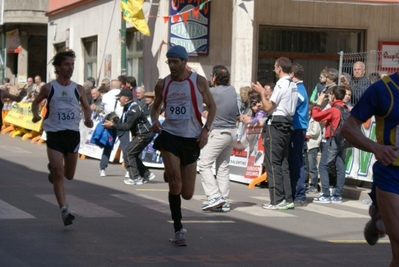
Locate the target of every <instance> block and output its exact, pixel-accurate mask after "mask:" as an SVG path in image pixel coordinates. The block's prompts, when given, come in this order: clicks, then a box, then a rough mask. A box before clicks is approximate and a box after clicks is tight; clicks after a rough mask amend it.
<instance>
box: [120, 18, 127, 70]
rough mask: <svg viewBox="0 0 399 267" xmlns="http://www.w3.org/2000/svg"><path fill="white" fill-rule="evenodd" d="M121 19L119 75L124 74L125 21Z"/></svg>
mask: <svg viewBox="0 0 399 267" xmlns="http://www.w3.org/2000/svg"><path fill="white" fill-rule="evenodd" d="M121 18H122V21H121V75H126V21H125V19H124V18H123V13H122V17H121Z"/></svg>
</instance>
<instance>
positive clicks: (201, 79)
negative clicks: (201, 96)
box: [197, 74, 209, 93]
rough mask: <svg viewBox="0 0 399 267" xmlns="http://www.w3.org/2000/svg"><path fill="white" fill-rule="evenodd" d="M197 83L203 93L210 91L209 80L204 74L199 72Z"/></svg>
mask: <svg viewBox="0 0 399 267" xmlns="http://www.w3.org/2000/svg"><path fill="white" fill-rule="evenodd" d="M197 85H198V89H199V90H200V92H201V93H205V92H207V91H209V86H208V80H207V79H206V78H205V77H204V76H201V75H199V74H197Z"/></svg>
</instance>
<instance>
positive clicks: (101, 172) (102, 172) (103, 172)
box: [100, 169, 107, 177]
mask: <svg viewBox="0 0 399 267" xmlns="http://www.w3.org/2000/svg"><path fill="white" fill-rule="evenodd" d="M100 176H101V177H105V176H107V175H106V174H105V170H104V169H103V170H100Z"/></svg>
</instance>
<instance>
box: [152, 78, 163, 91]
mask: <svg viewBox="0 0 399 267" xmlns="http://www.w3.org/2000/svg"><path fill="white" fill-rule="evenodd" d="M164 85H165V79H158V81H157V83H156V84H155V89H154V92H155V94H160V93H161V92H162V89H163V87H164Z"/></svg>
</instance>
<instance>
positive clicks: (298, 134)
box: [288, 129, 306, 200]
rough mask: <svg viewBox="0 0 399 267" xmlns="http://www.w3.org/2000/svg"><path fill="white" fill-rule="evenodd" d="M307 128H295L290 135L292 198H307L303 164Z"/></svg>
mask: <svg viewBox="0 0 399 267" xmlns="http://www.w3.org/2000/svg"><path fill="white" fill-rule="evenodd" d="M305 135H306V129H298V130H294V131H293V132H292V133H291V137H290V146H289V154H288V165H289V169H290V179H291V190H292V198H293V199H296V200H306V194H305V182H306V177H305V172H304V169H305V166H304V164H303V144H304V142H305Z"/></svg>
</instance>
